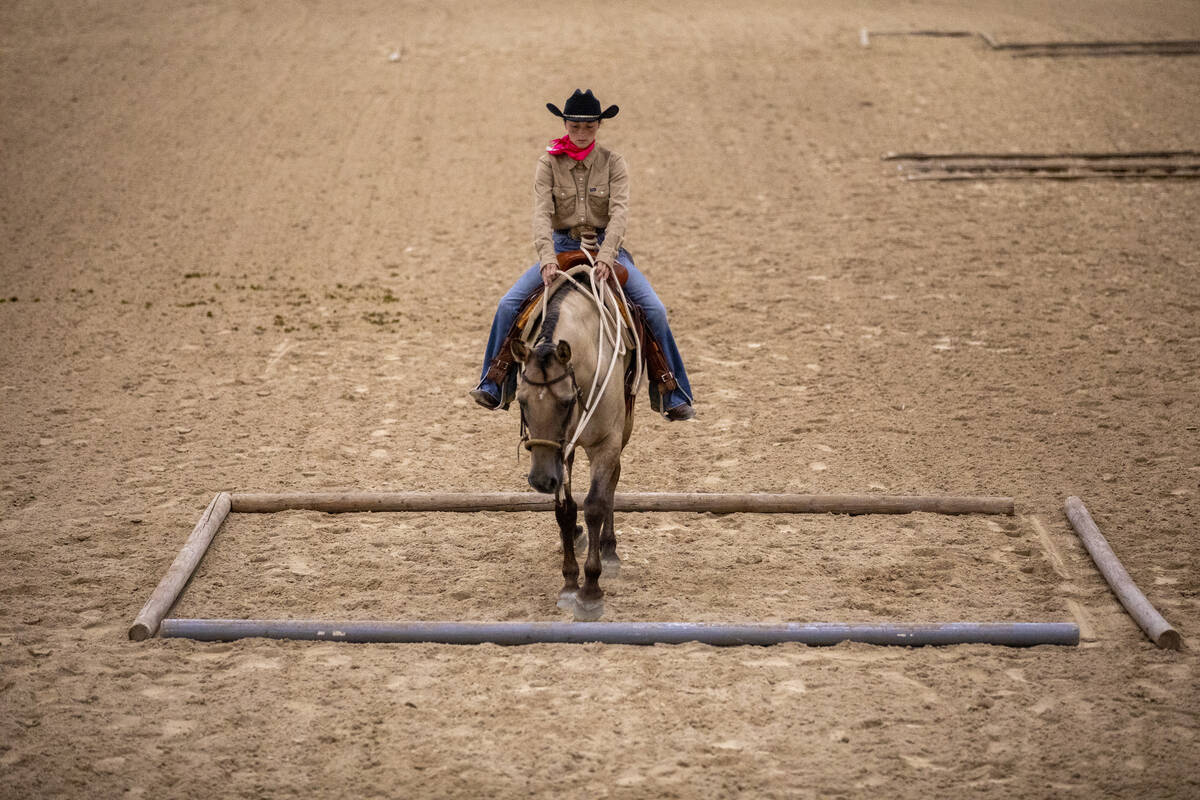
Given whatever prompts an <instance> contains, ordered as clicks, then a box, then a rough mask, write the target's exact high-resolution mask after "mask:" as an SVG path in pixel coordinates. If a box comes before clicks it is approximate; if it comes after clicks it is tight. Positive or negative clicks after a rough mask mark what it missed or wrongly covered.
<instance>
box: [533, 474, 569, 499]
mask: <svg viewBox="0 0 1200 800" xmlns="http://www.w3.org/2000/svg"><path fill="white" fill-rule="evenodd" d="M529 485H530V486H532V487H533V488H534V489H536V490H537V491H539V492H542V493H543V494H555V493H557V492H558V487H559V486H561V485H562V477H561V476H558V475H551V474H547V473H544V472H537V471H532V472H530V473H529Z"/></svg>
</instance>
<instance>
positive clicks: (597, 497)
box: [575, 458, 619, 622]
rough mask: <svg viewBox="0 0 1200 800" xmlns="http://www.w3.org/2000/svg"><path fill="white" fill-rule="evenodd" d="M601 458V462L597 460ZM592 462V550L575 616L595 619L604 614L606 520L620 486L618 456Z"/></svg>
mask: <svg viewBox="0 0 1200 800" xmlns="http://www.w3.org/2000/svg"><path fill="white" fill-rule="evenodd" d="M597 462H598V463H597ZM597 462H593V464H592V486H591V489H589V491H588V495H587V499H586V500H584V502H583V518H584V520H585V521H586V522H587V529H588V552H587V559H586V560H585V561H584V562H583V588H582V589H580V590H579V595H578V596H577V597H576V600H575V620H576V621H577V622H591V621H594V620H598V619H600V617H601V616H602V615H603V614H604V590H603V589H601V588H600V572H601V570H602V564H601V560H600V550H601V547H600V542H601V538H602V537H603V535H604V526H605V523H607V522H609V521H610V520H611V519H612V509H613V493H614V492H615V491H616V488H617V481H616V478H617V474H618V472H619V470H617V469H616V468H615V466H616V463H617V462H616V459H615V458H614V459H612V460H610V461H605V460H600V459H597Z"/></svg>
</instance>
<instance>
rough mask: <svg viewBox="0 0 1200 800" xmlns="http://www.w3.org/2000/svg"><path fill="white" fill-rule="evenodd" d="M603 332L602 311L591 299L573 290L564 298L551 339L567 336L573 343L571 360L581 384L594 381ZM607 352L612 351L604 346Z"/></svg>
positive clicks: (562, 338)
mask: <svg viewBox="0 0 1200 800" xmlns="http://www.w3.org/2000/svg"><path fill="white" fill-rule="evenodd" d="M599 336H600V313H599V311H597V309H596V304H595V303H594V302H592V299H591V298H590V297H589V296H587V295H585V294H583V293H582V292H580V291H577V290H576V291H571V292H570V294H568V295H567V296H566V297H565V298H563V302H562V306H561V308H560V309H559V314H558V324H557V325H556V326H555V328H554V334H553V337H552V340H553V341H555V342H558V341H562V340H564V339H565V340H566V341H567V343H569V344H570V345H571V364H572V366H573V367H574V369H575V379H576V380H577V381H579V383H580V385H582V386H584V390H585V391H586V389H587V387H588V386H590V385H591V381H592V377H593V375H594V374H595V372H596V365H597V361H598V358H597V355H598V354H597V352H596V345H597V342H598V341H599ZM605 352H606V354H609V355H611V353H612V351H611V350H609V349H608V348H607V347H606V348H605Z"/></svg>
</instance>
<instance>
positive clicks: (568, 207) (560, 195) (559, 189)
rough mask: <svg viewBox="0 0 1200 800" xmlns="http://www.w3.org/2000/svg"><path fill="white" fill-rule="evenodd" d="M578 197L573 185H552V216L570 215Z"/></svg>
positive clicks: (573, 212)
mask: <svg viewBox="0 0 1200 800" xmlns="http://www.w3.org/2000/svg"><path fill="white" fill-rule="evenodd" d="M578 203H579V198H578V197H576V195H575V187H574V186H555V187H554V216H556V217H570V216H574V214H575V207H576V206H577V205H578Z"/></svg>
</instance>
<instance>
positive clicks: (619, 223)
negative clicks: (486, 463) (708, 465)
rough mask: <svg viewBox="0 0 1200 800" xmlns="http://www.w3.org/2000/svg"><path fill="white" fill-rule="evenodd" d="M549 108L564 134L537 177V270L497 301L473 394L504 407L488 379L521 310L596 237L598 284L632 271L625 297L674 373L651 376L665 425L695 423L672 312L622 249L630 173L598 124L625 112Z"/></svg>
mask: <svg viewBox="0 0 1200 800" xmlns="http://www.w3.org/2000/svg"><path fill="white" fill-rule="evenodd" d="M546 108H548V109H549V110H550V113H551V114H553V115H554V116H556V117H559V118H561V119H562V120H563V125H564V127H565V128H566V135H565V136H563V137H561V138H559V139H555V140H553V141H551V142H550V146H549V147H547V148H546V152H545V153H544V154H542V156H541V158H540V159H538V164H537V172H536V174H535V176H534V183H533V194H534V201H533V246H534V249H535V250H536V251H537V256H538V263H536V264H534V265H533V266H532V267H530V268H529V270H528V271H526V272H525V274H523V275H522V276H521V277H520V278H519V279H518V280H517V282H516V283H515V284H514V285H513V287H512V288H511V289H509V290H508V293H507V294H505V295H504V297H503V298H502V299H501V300H500V304H499V306H498V307H497V308H496V316H495V318H494V319H493V321H492V331H491V336H490V337H489V339H488V345H487V350H486V352H485V355H484V359H483V374H482V376H481V379H480V382H479V385H478V386H477V387H476V388H475V389H472V390H471V392H470V395H471V397H472V398H473V399H474V400H475V402H477V403H479V405H481V406H483V407H484V408H488V409H495V408H498V407H499V406H500V404H501V398H502V397H503V392H502V389H501V381H497V380H496V378H497V377H498V376H497V375H496V372H495V371H494V370H493V374H492V376H491V377H490V378H489V376H488V372H489V369H490V368H491V367H492V364H493V360H494V359H495V358H496V356H497V355H498V354H500V352H501V349H502V348H503V347H504V345H505V342H506V341H507V338H508V334H509V331H510V329H511V327H512V324H513V322H514V321H515V320H516V318H517V314H518V312H519V311H520V309H521V306H522V304H523V303H524V302H525V300H526V299H527V298H528V297H529V296H530V294H532V293H533V292H535V291H536V290H537V289H538V288H539V286H540V285H542V284H546V285H549V284H550V282H551V281H552V280H553V279H554V275H555V273H556V272H557V271H558V269H559V267H558V260H557V258H556V255H557V254H558V253H566V252H571V251H574V250H580V249H581V248H582V247H583V243H584V241H589V240H590V237H591V236H592V235H594V236H595V237H596V240H597V242H598V244H599V252H597V253H596V255H595V263H596V267H595V277H596V279H597V280H601V281H604V280H610V278H612V276H613V264H614V262H615V263H617V264H620V265H621V266H622V267H624V269H625V270H627V271H628V278H627V279H626V281H625V283H624V287H623V288H624V290H625V296H626V297H628V298H629V300H630V301H632V302H633V303H635V304H637V305H638V306H640V307H641V308H642V311H643V312H644V314H645V317H646V322H647V327H648V328H649V329H650V332H651V333H652V334H653V336H654V338H655V339H656V340H657V341H658V345H659V346H660V347H661V351H662V354H663V355H664V356H665V362H666V363H665V366H666V368H667V369H669V373H670V374H669V375H658V376H652V384H651V397H652V399H657V400H658V401H659V402H658V403H657V404H656V405H658V407H659V408H661V409H663V412H662V413H663V416H665V417H666V418H667V419H669V420H687V419H691V418H693V417H694V416H695V415H696V414H695V411H694V410H693V408H692V388H691V385H690V384H689V383H688V379H687V373H686V372H685V371H684V368H683V359H682V358H681V357H680V355H679V349H678V348H677V347H676V345H675V337H674V336H672V335H671V329H670V327H669V326H668V324H667V309H666V307H665V306H664V305H663V303H662V301H661V300H659V299H658V295H656V294H655V293H654V289H652V288H651V286H650V282H649V281H648V280H646V277H645V276H644V275H643V274H642V273H641V272H639V271H638V269H637V267H635V266H634V264H633V259H632V258H631V257H630V255H629V253H628V252H627V251H626V250H625V248H624V247H622V246H621V245H622V240H623V239H624V238H625V228H626V226H627V224H628V218H629V174H628V172H627V171H626V167H625V159H624V158H622V157H621V156H620V155H619V154H617V153H615V152H613V151H612V150H609V149H608V148H606V147H602V146H601V145H599V144H597V142H596V134H597V132H598V131H599V129H600V122H601V120H605V119H611V118H613V117H615V116H616V115H617V112H618V111H619V110H620V109H619V108H618V107H617V106H609V107H608V108H606V109H604V110H603V111H601V110H600V109H601V105H600V101H599V100H597V99H596V98H595V96H594V95H593V94H592V90H591V89H588V90H587V91H582V90H579V89H576V90H575V93H574V94H573V95H571V97H570V98H568V99H567V102H566V103H564V104H563V109H562V110H561V111H560V110H559V108H558V107H557V106H555V105H554V104H553V103H547V104H546ZM656 378H657V379H658V380H657V383H656V382H655V379H656ZM656 394H657V395H658V397H655V395H656ZM506 407H507V405H506Z"/></svg>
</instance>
